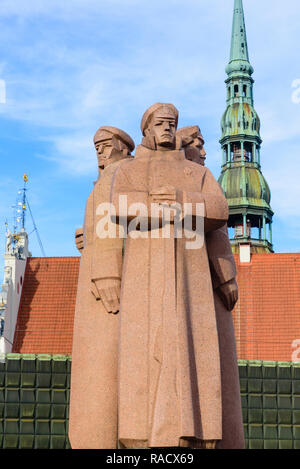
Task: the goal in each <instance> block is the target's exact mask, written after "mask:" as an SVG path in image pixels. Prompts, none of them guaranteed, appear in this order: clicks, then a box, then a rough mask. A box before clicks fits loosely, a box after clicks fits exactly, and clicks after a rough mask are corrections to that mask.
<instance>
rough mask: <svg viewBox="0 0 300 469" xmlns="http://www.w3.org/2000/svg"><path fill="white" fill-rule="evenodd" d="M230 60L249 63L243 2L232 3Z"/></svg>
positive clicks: (239, 0) (241, 0) (237, 0)
mask: <svg viewBox="0 0 300 469" xmlns="http://www.w3.org/2000/svg"><path fill="white" fill-rule="evenodd" d="M231 60H247V61H248V62H249V55H248V45H247V35H246V27H245V19H244V9H243V0H235V2H234V12H233V23H232V36H231V50H230V61H231Z"/></svg>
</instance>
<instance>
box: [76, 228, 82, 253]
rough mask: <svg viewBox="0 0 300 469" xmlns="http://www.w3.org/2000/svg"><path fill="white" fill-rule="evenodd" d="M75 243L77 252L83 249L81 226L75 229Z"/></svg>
mask: <svg viewBox="0 0 300 469" xmlns="http://www.w3.org/2000/svg"><path fill="white" fill-rule="evenodd" d="M75 243H76V247H77V249H78V251H79V252H81V251H82V250H83V228H78V229H77V230H76V231H75Z"/></svg>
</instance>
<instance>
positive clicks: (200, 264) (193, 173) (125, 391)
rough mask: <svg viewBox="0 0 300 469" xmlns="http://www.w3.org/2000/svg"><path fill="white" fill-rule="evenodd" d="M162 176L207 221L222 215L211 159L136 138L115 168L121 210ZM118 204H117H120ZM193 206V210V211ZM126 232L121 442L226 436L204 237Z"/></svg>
mask: <svg viewBox="0 0 300 469" xmlns="http://www.w3.org/2000/svg"><path fill="white" fill-rule="evenodd" d="M166 185H171V186H174V187H175V188H176V189H178V190H181V191H182V192H183V194H184V200H185V201H187V202H190V203H193V210H194V207H195V205H194V204H195V203H197V202H198V203H204V204H205V230H206V231H207V232H209V231H212V230H215V229H218V228H220V227H221V226H223V225H224V223H225V222H226V221H227V218H228V206H227V202H226V199H225V197H224V195H223V192H222V190H221V188H220V186H219V185H218V183H217V182H216V180H215V179H214V178H213V176H212V174H211V173H210V171H209V170H208V169H207V168H204V167H202V166H199V165H197V164H196V163H192V162H190V161H188V160H186V159H185V157H184V152H183V151H167V152H160V151H154V150H150V149H148V148H146V147H144V146H142V145H140V146H139V147H138V149H137V152H136V155H135V158H134V160H132V161H126V162H123V163H122V164H121V165H120V166H119V168H118V170H117V171H116V173H115V175H114V179H113V186H112V198H111V200H112V202H113V203H114V205H115V207H116V209H117V214H118V215H119V217H120V220H121V219H122V216H123V215H124V213H123V211H122V210H123V209H122V208H121V207H119V196H120V195H122V196H126V197H127V202H128V206H130V205H131V204H132V203H137V202H140V203H141V202H142V203H144V204H145V205H146V206H147V207H149V208H150V202H151V199H150V196H149V193H150V192H151V190H152V189H155V188H159V187H163V186H166ZM118 207H119V208H118ZM193 213H194V212H193ZM159 235H161V228H159V229H158V237H157V238H154V239H153V238H151V237H150V236H149V237H148V238H137V239H133V238H131V237H128V238H127V240H126V246H125V258H124V264H123V272H122V291H121V307H120V336H119V337H120V338H119V375H118V380H119V385H118V394H119V419H118V438H119V441H120V443H121V444H122V445H124V446H125V447H138V446H141V447H146V446H148V447H162V446H181V445H185V443H184V442H185V440H186V439H188V440H192V439H196V440H221V439H222V402H221V401H222V396H221V371H220V356H219V343H218V332H217V324H216V315H215V306H214V296H213V288H212V280H211V275H210V268H209V261H208V256H207V250H206V245H205V241H204V245H203V247H202V248H201V249H197V250H188V249H186V239H184V238H182V239H174V237H171V238H170V239H162V238H161V237H160V236H159Z"/></svg>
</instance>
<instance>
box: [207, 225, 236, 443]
mask: <svg viewBox="0 0 300 469" xmlns="http://www.w3.org/2000/svg"><path fill="white" fill-rule="evenodd" d="M206 245H207V253H208V258H209V263H210V268H211V274H212V281H213V287H214V302H215V310H216V319H217V329H218V338H219V348H220V364H221V387H222V440H221V441H219V442H218V443H217V446H216V447H217V449H243V448H244V447H245V440H244V429H243V418H242V405H241V394H240V381H239V372H238V364H237V355H236V346H235V334H234V327H233V319H232V313H231V311H228V310H227V308H226V307H225V306H224V304H223V302H222V301H221V300H220V298H219V296H218V292H217V289H218V288H219V287H220V286H221V285H223V284H225V283H227V282H229V281H230V280H233V279H234V278H235V277H236V267H235V261H234V257H233V254H232V249H231V245H230V241H229V238H228V231H227V226H226V225H224V226H223V227H222V228H219V229H218V230H216V231H211V232H209V233H207V234H206Z"/></svg>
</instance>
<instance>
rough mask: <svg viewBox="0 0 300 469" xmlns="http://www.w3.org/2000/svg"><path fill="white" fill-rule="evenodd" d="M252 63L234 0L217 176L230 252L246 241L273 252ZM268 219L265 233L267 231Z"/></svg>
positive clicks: (239, 8)
mask: <svg viewBox="0 0 300 469" xmlns="http://www.w3.org/2000/svg"><path fill="white" fill-rule="evenodd" d="M253 71H254V70H253V68H252V66H251V64H250V62H249V54H248V45H247V36H246V27H245V19H244V10H243V2H242V0H234V11H233V25H232V37H231V49H230V61H229V64H228V65H227V67H226V73H227V75H228V77H227V79H226V81H225V83H226V87H227V107H226V111H225V113H224V114H223V117H222V121H221V127H222V136H221V140H220V143H221V146H222V152H223V165H222V173H221V176H220V178H219V182H220V184H221V186H222V188H223V190H224V193H225V196H226V198H227V201H228V205H229V220H228V226H229V227H230V228H234V237H233V238H232V239H231V243H232V247H233V250H234V252H239V250H240V246H241V245H243V244H247V245H250V246H251V251H252V252H272V251H273V245H272V229H271V227H272V217H273V211H272V209H271V207H270V199H271V192H270V189H269V186H268V184H267V182H266V180H265V178H264V177H263V174H262V172H261V165H260V147H261V143H262V140H261V137H260V119H259V116H258V114H257V112H256V111H255V109H254V102H253V83H254V80H253V78H252V76H251V75H252V74H253ZM267 225H269V233H267V229H266V227H267Z"/></svg>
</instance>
